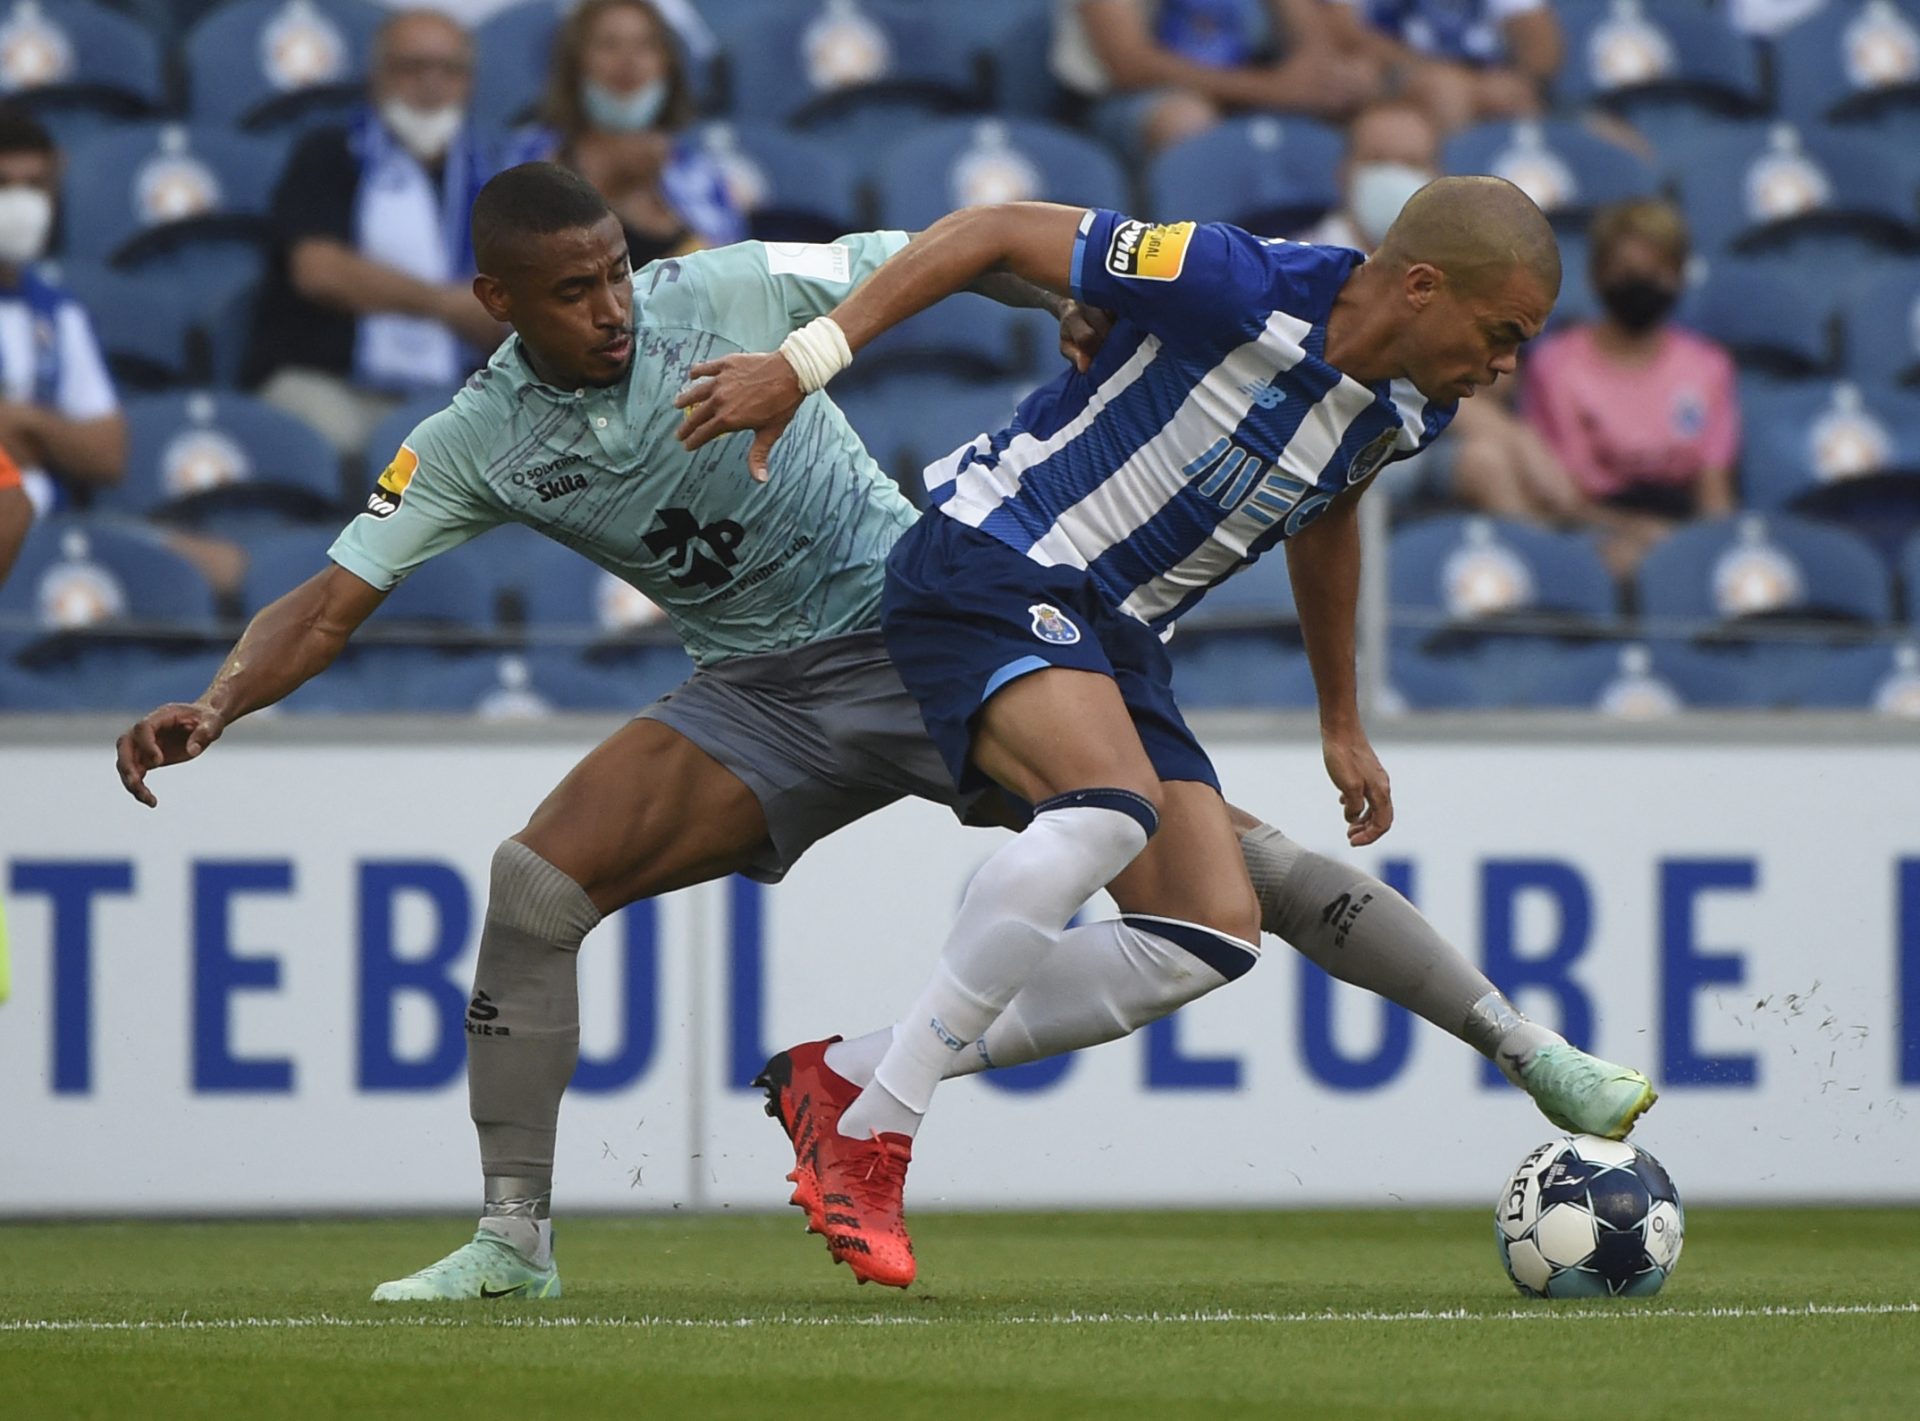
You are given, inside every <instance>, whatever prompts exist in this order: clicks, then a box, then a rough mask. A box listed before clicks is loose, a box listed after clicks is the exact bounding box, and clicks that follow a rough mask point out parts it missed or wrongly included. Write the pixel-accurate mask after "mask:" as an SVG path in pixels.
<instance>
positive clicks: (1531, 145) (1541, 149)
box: [1442, 119, 1660, 224]
mask: <svg viewBox="0 0 1920 1421" xmlns="http://www.w3.org/2000/svg"><path fill="white" fill-rule="evenodd" d="M1442 166H1443V167H1444V168H1445V170H1446V171H1447V172H1449V173H1455V174H1465V173H1491V174H1493V175H1494V176H1496V177H1502V178H1505V179H1506V180H1507V181H1508V182H1511V183H1514V184H1516V185H1517V186H1519V187H1520V188H1521V189H1523V190H1524V191H1525V192H1526V194H1527V196H1529V197H1531V198H1532V199H1533V200H1534V201H1535V202H1536V203H1538V204H1539V206H1540V208H1541V210H1542V211H1543V212H1545V213H1546V214H1547V215H1548V216H1549V217H1550V218H1552V219H1553V221H1554V222H1555V223H1556V224H1559V223H1569V224H1577V223H1583V222H1584V221H1585V220H1586V218H1587V215H1588V214H1589V213H1590V212H1591V211H1592V210H1593V209H1594V208H1596V207H1599V206H1602V205H1604V204H1606V203H1610V202H1624V201H1626V200H1627V199H1629V198H1636V197H1650V196H1652V195H1653V194H1655V193H1656V192H1658V191H1659V188H1660V173H1659V170H1658V169H1657V168H1655V167H1654V165H1653V164H1652V163H1650V162H1648V161H1647V160H1646V159H1645V158H1643V157H1641V156H1640V155H1639V154H1638V153H1636V152H1634V151H1633V150H1632V149H1630V148H1626V147H1623V146H1622V145H1620V144H1618V143H1615V142H1613V141H1612V140H1611V139H1607V138H1602V137H1601V136H1599V135H1598V134H1596V133H1594V132H1593V131H1591V130H1590V129H1588V128H1587V127H1586V126H1585V125H1584V124H1581V123H1578V122H1576V121H1573V120H1570V119H1548V120H1544V121H1543V120H1536V119H1524V120H1520V121H1517V122H1513V121H1502V122H1496V123H1482V124H1476V125H1475V126H1474V127H1472V128H1469V129H1467V130H1466V131H1465V132H1463V133H1460V134H1457V135H1455V136H1454V138H1453V139H1452V140H1450V141H1449V142H1448V144H1447V146H1446V152H1445V157H1444V161H1443V164H1442Z"/></svg>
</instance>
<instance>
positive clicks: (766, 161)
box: [695, 123, 862, 242]
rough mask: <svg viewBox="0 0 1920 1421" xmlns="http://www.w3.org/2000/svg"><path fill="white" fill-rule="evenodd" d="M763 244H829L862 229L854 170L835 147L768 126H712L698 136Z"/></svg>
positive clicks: (729, 192) (734, 200) (706, 127)
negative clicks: (837, 238) (835, 239)
mask: <svg viewBox="0 0 1920 1421" xmlns="http://www.w3.org/2000/svg"><path fill="white" fill-rule="evenodd" d="M695 142H696V143H698V144H699V146H700V147H701V149H702V150H704V151H705V153H706V154H707V156H708V157H710V158H712V159H713V160H714V162H716V163H717V164H718V165H719V167H720V171H721V173H722V174H723V175H724V177H725V179H726V184H727V192H728V195H729V196H730V197H731V198H732V199H733V204H734V206H735V207H736V208H737V209H738V210H739V211H740V212H741V214H742V215H743V216H745V217H746V219H747V226H748V230H749V231H750V232H751V233H752V234H753V235H754V236H755V237H757V238H759V239H760V240H761V241H763V242H829V241H832V240H833V239H834V238H835V237H839V236H844V235H845V234H846V233H848V232H854V231H858V230H859V229H860V227H861V225H862V223H861V220H860V216H861V204H860V194H859V186H860V185H859V181H858V179H857V178H856V176H855V173H854V168H853V165H852V164H851V163H849V162H847V161H846V160H845V159H843V158H842V157H841V156H840V154H839V152H838V151H837V150H836V149H835V148H833V147H832V146H831V145H829V144H826V143H823V142H821V141H819V140H817V139H812V138H808V137H806V136H804V135H802V134H798V133H789V132H787V131H786V130H785V129H780V128H772V127H769V126H767V125H764V124H736V123H710V124H707V125H706V126H705V127H704V128H702V129H700V130H699V131H698V133H697V134H696V136H695Z"/></svg>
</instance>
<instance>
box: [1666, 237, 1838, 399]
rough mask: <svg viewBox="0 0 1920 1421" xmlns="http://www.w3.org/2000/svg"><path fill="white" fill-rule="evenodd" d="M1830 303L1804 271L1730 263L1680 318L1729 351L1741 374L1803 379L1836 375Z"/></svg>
mask: <svg viewBox="0 0 1920 1421" xmlns="http://www.w3.org/2000/svg"><path fill="white" fill-rule="evenodd" d="M1831 300H1832V297H1831V295H1830V293H1828V292H1826V291H1824V290H1823V289H1822V286H1821V285H1820V284H1819V283H1814V282H1809V281H1808V280H1807V274H1806V270H1805V268H1804V267H1803V266H1800V265H1798V264H1795V263H1792V262H1787V261H1780V260H1774V261H1760V260H1741V259H1738V258H1731V257H1729V258H1724V259H1719V260H1713V261H1709V262H1708V263H1707V271H1706V279H1705V280H1704V281H1702V282H1701V283H1700V285H1698V286H1696V287H1694V288H1693V289H1692V290H1690V291H1689V292H1688V293H1687V295H1686V299H1685V301H1684V303H1683V304H1682V307H1681V310H1680V319H1681V321H1682V322H1683V323H1684V324H1686V325H1689V326H1692V327H1694V328H1695V329H1697V330H1698V331H1699V332H1700V333H1701V334H1702V335H1707V336H1711V337H1712V338H1713V339H1715V340H1717V341H1719V342H1720V343H1721V344H1722V345H1724V346H1726V347H1727V349H1728V352H1729V353H1730V354H1731V355H1732V356H1733V358H1734V360H1735V361H1736V362H1737V363H1738V364H1739V365H1740V366H1741V368H1742V369H1748V370H1756V371H1759V372H1761V373H1764V374H1769V375H1775V376H1780V377H1783V378H1788V379H1799V378H1804V377H1806V376H1811V375H1820V374H1826V373H1830V372H1831V371H1832V369H1833V366H1834V359H1833V341H1832V326H1833V308H1832V306H1831V304H1830V303H1831Z"/></svg>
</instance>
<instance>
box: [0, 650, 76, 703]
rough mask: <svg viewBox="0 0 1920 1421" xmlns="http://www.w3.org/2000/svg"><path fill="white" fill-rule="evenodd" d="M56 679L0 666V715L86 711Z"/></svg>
mask: <svg viewBox="0 0 1920 1421" xmlns="http://www.w3.org/2000/svg"><path fill="white" fill-rule="evenodd" d="M74 691H75V688H74V686H73V685H72V683H71V682H69V681H67V680H64V679H63V678H61V677H60V676H58V675H55V674H51V673H47V672H39V671H29V670H26V669H24V668H21V667H13V666H7V665H5V664H3V663H0V715H8V714H12V715H45V714H48V713H50V712H56V711H72V710H83V709H86V707H84V706H83V705H81V704H80V701H79V699H78V698H77V697H76V696H75V694H74Z"/></svg>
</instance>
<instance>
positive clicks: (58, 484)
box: [0, 108, 127, 513]
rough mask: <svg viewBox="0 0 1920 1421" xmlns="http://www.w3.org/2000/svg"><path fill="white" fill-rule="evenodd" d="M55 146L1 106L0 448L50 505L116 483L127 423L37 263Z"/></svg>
mask: <svg viewBox="0 0 1920 1421" xmlns="http://www.w3.org/2000/svg"><path fill="white" fill-rule="evenodd" d="M59 182H60V154H59V150H58V149H56V148H55V146H54V142H53V139H52V138H51V137H50V136H49V135H48V133H47V131H46V130H45V129H44V128H42V127H41V126H40V125H39V124H38V123H37V122H36V121H35V120H34V119H32V118H31V117H29V116H28V115H27V114H26V113H24V112H22V111H20V110H17V109H13V108H0V450H3V451H4V452H5V454H6V455H7V456H9V457H10V458H11V460H12V462H13V463H14V464H15V465H17V466H18V467H19V469H20V471H21V475H20V481H19V482H20V487H21V488H22V489H24V490H25V493H26V496H27V497H28V498H29V499H30V500H31V502H32V506H33V508H34V509H35V510H36V511H37V512H39V513H47V512H50V511H51V510H53V509H55V508H59V507H61V506H63V505H64V504H66V503H68V502H69V501H70V500H71V498H72V496H73V493H74V491H75V490H80V489H86V488H97V487H101V486H103V485H107V484H115V483H118V482H119V481H120V478H121V476H122V475H123V474H124V473H125V472H126V458H127V430H126V421H125V420H124V419H123V418H122V416H121V414H120V401H119V398H118V397H117V396H116V395H115V393H114V388H113V381H112V379H111V378H109V376H108V375H107V364H106V361H105V360H104V359H103V358H102V356H101V354H100V343H99V341H98V340H97V339H96V338H95V337H94V333H93V323H92V321H91V320H90V319H89V318H88V315H87V312H86V310H85V309H84V308H83V307H82V306H81V305H80V303H79V302H78V301H76V300H74V298H73V297H72V296H70V295H69V294H68V293H67V292H66V291H65V290H64V289H63V288H62V287H61V286H60V284H59V282H58V281H57V280H56V279H55V278H54V277H53V275H52V274H51V273H50V272H48V271H47V270H45V269H43V268H41V267H39V266H37V265H36V263H37V262H38V261H39V260H40V258H41V256H43V255H44V254H45V252H46V249H47V238H48V236H49V234H50V233H51V232H52V230H53V215H54V194H55V192H56V191H57V190H58V188H59Z"/></svg>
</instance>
